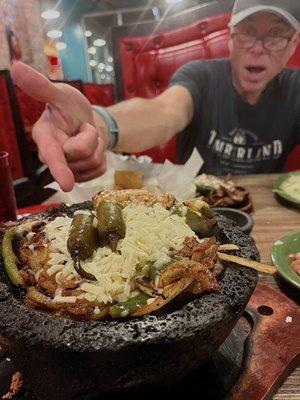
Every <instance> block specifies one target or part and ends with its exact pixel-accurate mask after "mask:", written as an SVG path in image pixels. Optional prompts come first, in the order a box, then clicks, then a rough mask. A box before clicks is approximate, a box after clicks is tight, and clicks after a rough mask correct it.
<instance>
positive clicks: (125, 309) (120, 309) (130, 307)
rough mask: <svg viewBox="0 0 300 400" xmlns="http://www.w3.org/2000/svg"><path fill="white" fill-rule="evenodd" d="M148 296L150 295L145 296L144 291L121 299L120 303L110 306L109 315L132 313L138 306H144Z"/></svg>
mask: <svg viewBox="0 0 300 400" xmlns="http://www.w3.org/2000/svg"><path fill="white" fill-rule="evenodd" d="M150 298H151V297H150V296H147V295H146V294H145V293H139V294H138V295H137V296H134V297H132V298H131V299H128V300H126V301H123V302H122V303H117V304H115V305H114V306H112V307H110V311H109V312H110V315H111V316H112V317H113V318H121V317H123V318H124V317H127V315H130V314H132V313H133V312H135V311H136V310H137V309H138V308H141V307H144V306H146V305H147V300H148V299H150Z"/></svg>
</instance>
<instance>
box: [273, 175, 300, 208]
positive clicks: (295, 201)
mask: <svg viewBox="0 0 300 400" xmlns="http://www.w3.org/2000/svg"><path fill="white" fill-rule="evenodd" d="M295 175H296V176H298V175H299V176H300V171H295V172H289V173H287V174H282V175H280V176H278V178H277V179H276V180H275V182H274V184H273V192H275V193H276V194H277V195H278V196H280V197H281V198H282V199H284V200H287V201H288V202H289V203H292V204H293V205H295V206H297V207H300V200H299V199H296V198H295V197H293V196H291V195H290V194H289V193H287V192H285V191H284V190H283V189H281V185H282V184H283V182H285V181H286V180H287V179H288V178H289V177H291V176H295ZM299 185H300V184H299Z"/></svg>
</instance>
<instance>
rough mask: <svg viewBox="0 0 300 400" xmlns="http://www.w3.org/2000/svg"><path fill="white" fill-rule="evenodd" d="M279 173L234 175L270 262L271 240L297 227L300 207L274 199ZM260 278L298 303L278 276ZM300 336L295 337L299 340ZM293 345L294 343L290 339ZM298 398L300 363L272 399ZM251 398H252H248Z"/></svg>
mask: <svg viewBox="0 0 300 400" xmlns="http://www.w3.org/2000/svg"><path fill="white" fill-rule="evenodd" d="M277 176H278V175H276V174H265V175H247V176H236V177H234V181H235V182H237V183H238V184H240V185H241V186H244V187H246V188H247V189H248V190H249V192H250V193H251V196H252V198H253V203H254V212H253V214H252V215H253V218H254V228H253V231H252V236H253V238H254V239H255V241H256V244H257V247H258V249H259V251H260V255H261V261H262V262H265V263H270V262H271V261H270V251H271V248H272V245H273V243H274V242H275V241H276V240H278V239H280V238H281V237H282V236H284V235H286V234H289V233H291V232H295V231H299V230H300V209H295V208H291V207H286V206H283V205H281V204H279V203H278V202H277V200H276V199H275V196H274V194H273V193H272V185H273V182H274V180H275V179H276V177H277ZM259 280H260V282H263V283H266V284H269V285H271V286H273V287H274V288H277V289H279V290H281V291H282V292H283V293H284V294H285V295H286V296H288V297H289V298H290V299H292V300H293V301H295V302H297V301H298V304H299V297H300V296H299V291H298V290H297V289H294V288H293V287H292V286H290V285H289V284H287V283H286V282H285V281H283V280H282V279H281V278H280V277H276V278H274V277H272V276H270V275H260V277H259ZM299 339H300V338H295V343H296V340H299ZM291 346H293V343H291ZM299 399H300V367H298V368H297V369H296V370H295V371H294V372H293V373H292V374H291V375H290V376H289V377H288V378H287V380H286V381H285V382H284V384H283V385H282V386H281V387H280V389H279V390H278V392H277V394H276V395H275V396H274V397H273V400H299ZM249 400H251V399H249Z"/></svg>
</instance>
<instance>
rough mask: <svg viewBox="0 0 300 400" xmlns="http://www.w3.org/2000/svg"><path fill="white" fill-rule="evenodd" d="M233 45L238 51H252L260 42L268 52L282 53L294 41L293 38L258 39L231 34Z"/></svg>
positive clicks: (251, 36) (241, 34)
mask: <svg viewBox="0 0 300 400" xmlns="http://www.w3.org/2000/svg"><path fill="white" fill-rule="evenodd" d="M231 37H232V40H233V44H234V46H235V47H237V48H238V49H246V50H249V49H252V47H253V46H254V45H255V43H256V42H257V41H258V40H260V41H261V42H262V44H263V47H264V49H265V50H267V51H282V50H284V49H286V48H287V46H288V44H289V43H290V41H291V40H292V37H283V36H264V37H257V36H254V35H249V34H248V33H242V32H237V33H232V34H231Z"/></svg>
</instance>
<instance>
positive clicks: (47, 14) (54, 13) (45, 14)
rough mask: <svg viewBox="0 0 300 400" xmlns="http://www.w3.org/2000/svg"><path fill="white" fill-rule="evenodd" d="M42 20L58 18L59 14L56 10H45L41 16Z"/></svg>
mask: <svg viewBox="0 0 300 400" xmlns="http://www.w3.org/2000/svg"><path fill="white" fill-rule="evenodd" d="M41 16H42V18H44V19H56V18H58V17H59V16H60V12H59V11H56V10H46V11H43V12H42V14H41Z"/></svg>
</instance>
